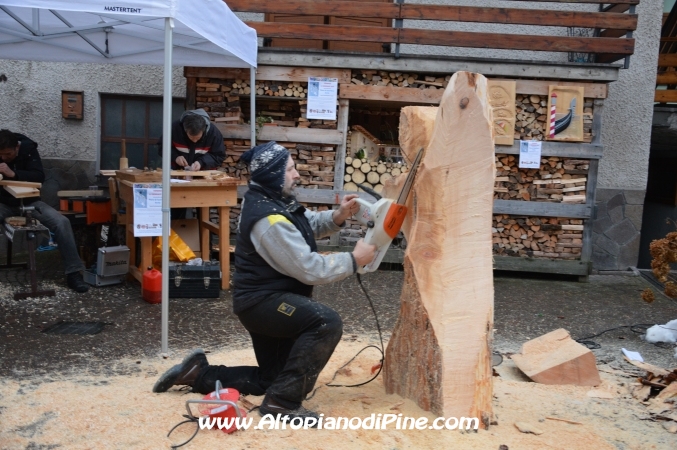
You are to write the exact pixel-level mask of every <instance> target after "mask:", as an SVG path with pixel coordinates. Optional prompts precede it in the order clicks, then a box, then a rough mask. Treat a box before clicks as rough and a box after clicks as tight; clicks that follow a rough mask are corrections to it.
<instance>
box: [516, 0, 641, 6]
mask: <svg viewBox="0 0 677 450" xmlns="http://www.w3.org/2000/svg"><path fill="white" fill-rule="evenodd" d="M512 1H513V2H531V3H534V2H537V3H595V4H600V3H602V4H607V3H614V4H619V5H639V1H640V0H611V1H610V0H512Z"/></svg>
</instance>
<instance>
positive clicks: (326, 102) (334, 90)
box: [306, 77, 338, 120]
mask: <svg viewBox="0 0 677 450" xmlns="http://www.w3.org/2000/svg"><path fill="white" fill-rule="evenodd" d="M337 97H338V78H320V77H308V105H307V106H308V108H307V112H306V118H307V119H324V120H336V98H337Z"/></svg>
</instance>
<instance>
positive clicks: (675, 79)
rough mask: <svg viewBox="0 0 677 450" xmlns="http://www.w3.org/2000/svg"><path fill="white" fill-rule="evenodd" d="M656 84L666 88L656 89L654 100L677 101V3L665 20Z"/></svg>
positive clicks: (659, 101)
mask: <svg viewBox="0 0 677 450" xmlns="http://www.w3.org/2000/svg"><path fill="white" fill-rule="evenodd" d="M656 86H665V87H666V89H656V95H655V97H654V101H656V102H658V103H668V102H670V103H675V102H677V3H676V4H675V6H673V7H672V11H670V13H669V14H667V15H666V16H665V17H664V20H663V26H662V28H661V44H660V47H659V55H658V75H657V76H656Z"/></svg>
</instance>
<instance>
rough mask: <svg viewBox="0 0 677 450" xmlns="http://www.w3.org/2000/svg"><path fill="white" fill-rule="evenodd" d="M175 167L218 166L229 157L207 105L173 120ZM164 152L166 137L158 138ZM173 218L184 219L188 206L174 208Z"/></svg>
mask: <svg viewBox="0 0 677 450" xmlns="http://www.w3.org/2000/svg"><path fill="white" fill-rule="evenodd" d="M171 152H172V154H171V161H172V170H180V169H185V170H193V171H197V170H214V169H218V168H219V167H221V164H222V163H223V160H224V159H225V158H226V150H225V147H224V145H223V135H221V132H220V131H219V130H218V129H217V128H216V127H215V126H214V125H213V124H212V123H211V122H210V121H209V115H208V114H207V113H206V112H205V110H204V109H195V110H192V111H186V112H184V113H183V114H182V115H181V118H180V119H179V120H178V121H176V122H174V123H173V124H172V145H171ZM158 153H159V154H160V156H162V138H160V140H159V141H158ZM171 215H172V219H184V218H185V217H186V208H173V209H172V211H171Z"/></svg>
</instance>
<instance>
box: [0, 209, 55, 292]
mask: <svg viewBox="0 0 677 450" xmlns="http://www.w3.org/2000/svg"><path fill="white" fill-rule="evenodd" d="M19 210H20V211H21V214H22V216H21V217H7V218H6V219H5V235H6V236H7V239H9V241H10V242H14V241H15V240H16V239H17V238H18V237H19V236H21V235H23V234H25V239H26V241H27V242H28V268H29V270H30V276H31V290H30V291H27V292H17V293H15V294H14V300H21V299H25V298H28V297H53V296H54V295H55V292H54V290H53V289H48V290H44V291H38V280H37V274H36V271H37V270H36V265H35V249H36V244H35V241H36V239H37V237H38V235H39V234H46V235H47V236H49V230H48V229H47V228H46V227H45V226H44V225H42V224H41V223H40V222H38V221H37V220H36V219H35V218H34V217H33V213H34V211H38V212H40V211H39V210H38V209H37V208H36V207H35V206H24V205H23V200H22V201H21V206H20V207H19ZM10 251H11V250H10Z"/></svg>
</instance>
